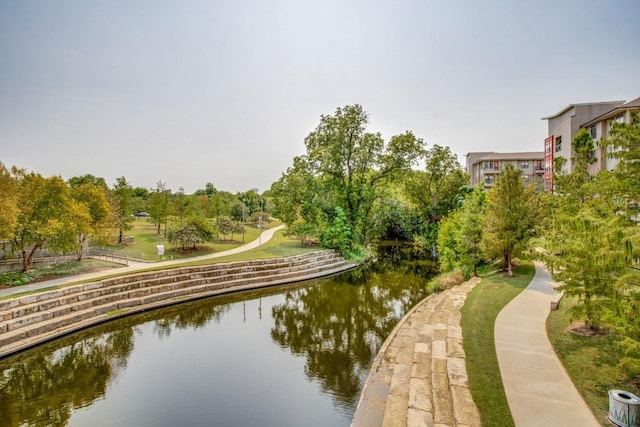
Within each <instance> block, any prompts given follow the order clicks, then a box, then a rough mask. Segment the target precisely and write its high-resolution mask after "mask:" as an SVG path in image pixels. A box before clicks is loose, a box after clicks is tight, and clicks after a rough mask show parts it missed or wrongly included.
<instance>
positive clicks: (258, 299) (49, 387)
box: [0, 247, 433, 427]
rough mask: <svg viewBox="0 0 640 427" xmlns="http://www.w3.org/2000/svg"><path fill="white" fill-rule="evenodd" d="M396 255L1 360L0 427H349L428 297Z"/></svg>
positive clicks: (139, 318)
mask: <svg viewBox="0 0 640 427" xmlns="http://www.w3.org/2000/svg"><path fill="white" fill-rule="evenodd" d="M408 258H410V256H409V255H408V252H407V251H406V250H400V249H399V248H397V247H387V248H386V249H384V250H383V251H382V254H381V257H380V258H379V259H378V261H377V262H376V263H375V264H373V265H370V266H365V267H362V268H359V269H357V270H353V271H350V272H347V273H344V274H341V275H338V276H334V277H331V278H326V279H322V280H314V281H307V282H302V283H298V284H294V285H287V286H279V287H274V288H267V289H262V290H259V291H252V292H242V293H237V294H231V295H226V296H221V297H214V298H209V299H204V300H199V301H194V302H188V303H184V304H180V305H176V306H173V307H169V308H165V309H159V310H155V311H151V312H148V313H144V314H140V315H135V316H130V317H126V318H123V319H119V320H114V321H112V322H109V323H105V324H102V325H99V326H96V327H92V328H90V329H87V330H85V331H82V332H80V333H76V334H73V335H69V336H66V337H64V338H61V339H58V340H56V341H53V342H50V343H47V344H45V345H42V346H38V347H36V348H33V349H31V350H28V351H25V352H22V353H20V354H17V355H15V356H12V357H9V358H6V359H3V360H0V373H1V376H0V425H2V426H18V425H33V426H66V425H69V426H90V427H99V426H177V425H181V426H243V427H246V426H348V425H349V424H350V422H351V418H352V416H353V413H354V411H355V408H356V405H357V403H358V399H359V397H360V392H361V389H362V386H363V384H364V381H365V379H366V377H367V375H368V372H369V367H370V366H371V363H372V361H373V359H374V357H375V355H376V353H377V352H378V349H379V348H380V346H381V345H382V343H383V342H384V340H385V339H386V337H387V336H388V334H389V333H390V332H391V330H392V329H393V328H394V326H395V325H396V324H397V322H398V321H399V320H400V319H401V318H402V316H403V315H404V314H405V313H406V312H407V311H408V310H409V309H410V308H411V307H413V306H414V305H415V304H416V303H417V302H418V301H420V300H421V299H423V298H424V297H426V296H427V291H426V283H427V281H428V279H429V278H430V277H431V276H432V274H433V270H432V268H433V266H432V265H431V264H430V263H428V262H418V261H410V260H409V259H408Z"/></svg>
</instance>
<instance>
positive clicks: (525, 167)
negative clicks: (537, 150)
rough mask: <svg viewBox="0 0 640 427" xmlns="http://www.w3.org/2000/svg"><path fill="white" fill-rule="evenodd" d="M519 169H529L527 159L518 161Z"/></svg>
mask: <svg viewBox="0 0 640 427" xmlns="http://www.w3.org/2000/svg"><path fill="white" fill-rule="evenodd" d="M520 169H529V162H528V161H521V162H520Z"/></svg>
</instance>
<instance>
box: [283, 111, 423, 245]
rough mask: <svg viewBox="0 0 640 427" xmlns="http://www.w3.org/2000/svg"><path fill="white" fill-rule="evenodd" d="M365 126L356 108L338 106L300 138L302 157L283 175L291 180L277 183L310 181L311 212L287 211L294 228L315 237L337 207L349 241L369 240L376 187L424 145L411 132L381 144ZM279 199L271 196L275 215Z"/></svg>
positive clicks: (400, 169)
mask: <svg viewBox="0 0 640 427" xmlns="http://www.w3.org/2000/svg"><path fill="white" fill-rule="evenodd" d="M368 122H369V117H368V114H367V113H366V112H365V111H364V110H363V108H362V107H361V106H360V105H350V106H346V107H343V108H338V109H336V111H335V113H334V114H333V115H327V116H325V115H323V116H321V118H320V124H319V125H318V126H317V127H316V129H315V130H314V131H312V132H311V133H310V134H309V135H308V136H307V138H306V139H305V146H306V149H307V154H306V156H303V157H300V158H299V159H298V160H297V164H294V168H293V169H292V170H290V171H289V172H290V173H293V174H295V176H292V177H290V178H291V179H289V177H283V179H281V180H280V184H279V185H280V186H281V187H283V186H286V184H291V185H292V186H293V185H295V186H298V187H299V185H300V183H301V182H304V181H305V180H313V181H314V185H313V187H314V190H315V191H314V193H315V194H316V197H313V198H312V200H313V204H312V205H309V203H305V205H306V206H305V207H306V208H307V209H308V208H312V209H311V212H310V213H307V214H306V215H302V212H301V211H302V210H303V209H304V208H299V210H298V211H297V212H296V213H295V215H294V212H293V210H291V209H289V213H290V214H291V215H290V216H289V219H290V220H291V219H292V218H293V217H297V219H298V220H302V224H300V225H299V226H298V227H297V228H298V229H302V228H307V229H308V227H307V226H309V225H311V227H310V228H315V229H316V233H317V234H321V233H322V231H323V230H322V229H320V228H319V227H326V226H327V225H328V224H330V223H332V222H333V221H334V219H335V218H334V216H335V215H336V210H335V208H336V207H339V208H341V209H342V212H343V213H344V215H345V221H346V224H348V227H349V229H350V230H351V241H352V243H354V244H355V245H361V244H366V243H368V242H370V241H371V240H372V239H373V238H374V237H375V236H374V235H373V233H372V230H373V227H371V226H372V224H373V222H374V219H373V215H372V209H373V207H374V205H375V201H376V199H377V198H378V197H379V195H378V189H379V187H380V186H381V185H383V184H384V182H385V181H386V180H390V179H394V178H398V177H399V176H400V174H402V173H405V172H407V171H408V170H409V169H410V168H411V166H413V165H415V164H417V162H418V160H419V159H420V158H421V156H422V155H423V154H424V143H423V141H422V140H421V139H420V138H417V137H416V136H415V135H413V133H411V132H405V133H404V134H401V135H396V136H393V137H391V138H390V140H389V141H388V143H385V141H384V140H383V138H382V136H381V135H380V134H379V133H372V132H369V131H367V125H368ZM290 188H293V187H290ZM274 193H277V191H274ZM281 195H282V193H280V195H278V194H274V202H275V204H276V210H277V211H278V212H282V211H284V210H285V209H283V207H282V206H281V205H278V203H281V199H282V197H281ZM315 214H319V215H320V216H321V218H318V219H317V220H316V221H314V223H313V224H310V223H309V222H308V221H307V219H306V218H305V216H306V217H307V218H309V217H313V216H314V215H315ZM314 219H315V218H314ZM285 222H286V220H285ZM288 225H289V224H288Z"/></svg>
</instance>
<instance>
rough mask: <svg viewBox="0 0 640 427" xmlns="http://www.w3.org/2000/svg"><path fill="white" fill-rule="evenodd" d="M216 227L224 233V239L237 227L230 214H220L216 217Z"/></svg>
mask: <svg viewBox="0 0 640 427" xmlns="http://www.w3.org/2000/svg"><path fill="white" fill-rule="evenodd" d="M216 229H217V230H218V232H220V233H222V236H223V240H226V239H227V234H232V233H233V232H234V229H235V224H234V222H233V220H232V219H231V218H229V217H228V216H220V217H218V218H217V219H216Z"/></svg>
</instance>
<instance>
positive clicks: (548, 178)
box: [544, 135, 553, 191]
mask: <svg viewBox="0 0 640 427" xmlns="http://www.w3.org/2000/svg"><path fill="white" fill-rule="evenodd" d="M544 191H553V135H551V136H550V137H549V138H547V139H545V140H544Z"/></svg>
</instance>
